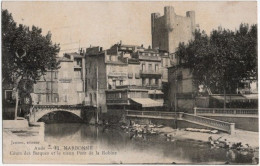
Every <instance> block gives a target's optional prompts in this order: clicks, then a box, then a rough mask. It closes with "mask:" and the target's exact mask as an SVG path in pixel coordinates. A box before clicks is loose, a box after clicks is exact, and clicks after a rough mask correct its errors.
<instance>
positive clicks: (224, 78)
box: [176, 24, 257, 93]
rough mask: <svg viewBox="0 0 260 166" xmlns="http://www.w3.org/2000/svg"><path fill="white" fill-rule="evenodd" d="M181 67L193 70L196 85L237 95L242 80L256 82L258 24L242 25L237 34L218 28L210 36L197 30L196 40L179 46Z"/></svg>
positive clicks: (178, 52)
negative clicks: (235, 91) (236, 90)
mask: <svg viewBox="0 0 260 166" xmlns="http://www.w3.org/2000/svg"><path fill="white" fill-rule="evenodd" d="M176 55H177V56H178V57H179V58H180V59H181V63H179V67H185V68H190V70H191V72H192V74H193V77H194V84H195V86H197V87H198V86H199V85H204V86H205V87H206V88H209V89H210V90H211V91H212V92H213V93H223V92H224V93H226V90H229V92H234V90H235V89H236V85H237V83H238V82H239V81H241V80H245V79H247V80H252V79H255V80H256V79H257V25H252V26H250V27H249V26H248V24H241V25H240V27H239V29H238V30H236V31H231V30H226V29H222V28H218V30H213V31H212V32H211V34H210V36H208V35H206V34H205V32H200V30H197V31H195V39H194V40H193V41H190V42H189V43H188V44H186V45H185V44H184V43H180V45H179V47H178V49H177V52H176Z"/></svg>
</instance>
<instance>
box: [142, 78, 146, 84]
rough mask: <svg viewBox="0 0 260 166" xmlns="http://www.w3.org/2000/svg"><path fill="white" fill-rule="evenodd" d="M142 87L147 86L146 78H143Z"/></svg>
mask: <svg viewBox="0 0 260 166" xmlns="http://www.w3.org/2000/svg"><path fill="white" fill-rule="evenodd" d="M142 85H143V86H145V78H142Z"/></svg>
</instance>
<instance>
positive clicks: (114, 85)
mask: <svg viewBox="0 0 260 166" xmlns="http://www.w3.org/2000/svg"><path fill="white" fill-rule="evenodd" d="M115 87H116V80H113V88H115Z"/></svg>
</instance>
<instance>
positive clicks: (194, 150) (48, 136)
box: [45, 123, 253, 164]
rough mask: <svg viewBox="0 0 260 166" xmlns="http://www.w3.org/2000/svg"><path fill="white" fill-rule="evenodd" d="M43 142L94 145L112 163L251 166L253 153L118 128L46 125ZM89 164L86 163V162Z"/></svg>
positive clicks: (83, 125) (66, 124) (84, 125)
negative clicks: (133, 135)
mask: <svg viewBox="0 0 260 166" xmlns="http://www.w3.org/2000/svg"><path fill="white" fill-rule="evenodd" d="M45 141H46V142H48V143H51V144H56V145H63V144H64V143H66V144H67V145H71V146H72V145H93V146H94V147H95V148H97V149H101V150H103V151H105V153H107V154H110V159H111V160H109V162H112V163H169V164H170V163H176V164H224V163H225V162H229V163H231V164H242V163H243V164H251V163H252V157H253V154H252V153H241V152H238V151H233V150H226V149H221V148H218V149H217V148H211V147H210V146H209V145H208V144H206V143H203V142H198V141H192V140H176V141H174V142H169V141H167V140H166V139H165V138H164V136H149V137H148V136H147V137H145V138H142V137H141V138H132V139H131V137H130V134H129V133H125V132H124V131H121V130H118V129H111V128H109V129H105V128H103V127H96V126H90V125H86V124H80V123H58V124H46V125H45ZM86 162H89V161H86Z"/></svg>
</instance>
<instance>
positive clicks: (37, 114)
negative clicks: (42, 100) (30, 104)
mask: <svg viewBox="0 0 260 166" xmlns="http://www.w3.org/2000/svg"><path fill="white" fill-rule="evenodd" d="M53 112H69V113H72V114H74V115H76V116H77V117H79V118H80V119H82V116H81V110H80V109H61V108H60V109H58V108H56V109H48V108H47V109H36V110H33V111H32V113H31V115H30V117H29V120H30V122H37V121H38V120H40V119H41V118H42V117H43V116H44V115H47V114H49V113H53Z"/></svg>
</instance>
